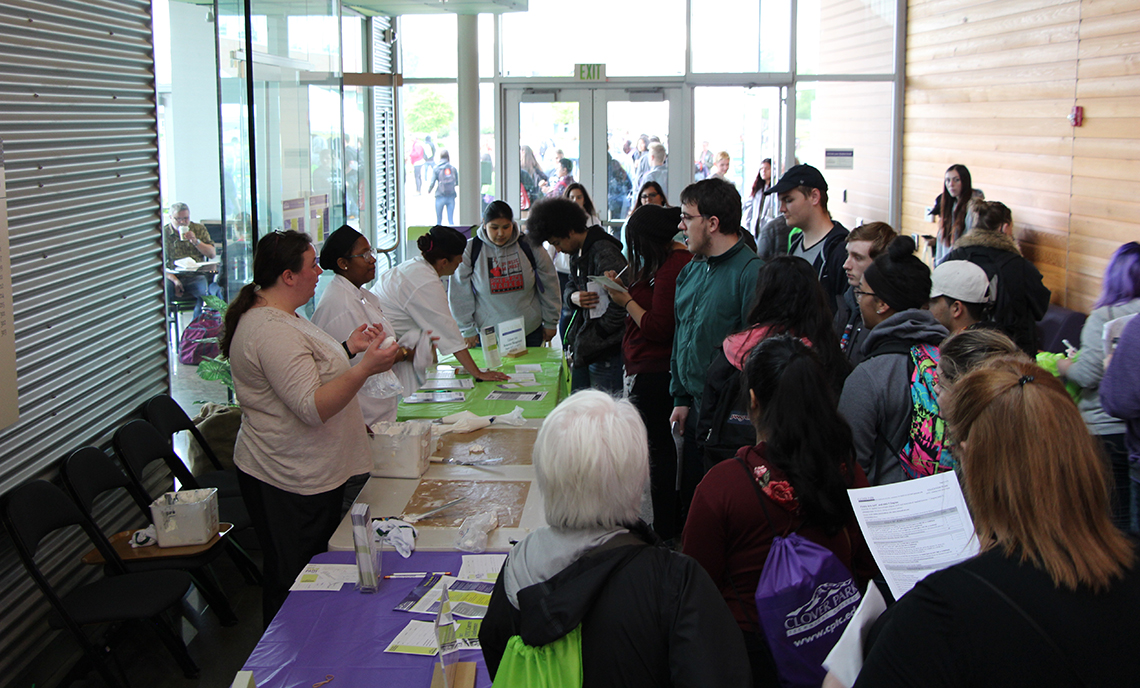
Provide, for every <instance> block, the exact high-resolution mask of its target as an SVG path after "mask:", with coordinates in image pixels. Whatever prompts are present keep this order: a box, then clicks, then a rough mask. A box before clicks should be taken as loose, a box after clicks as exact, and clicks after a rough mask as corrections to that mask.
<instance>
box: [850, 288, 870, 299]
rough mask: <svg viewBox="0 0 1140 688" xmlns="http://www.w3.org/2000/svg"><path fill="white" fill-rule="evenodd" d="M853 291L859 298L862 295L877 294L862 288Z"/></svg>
mask: <svg viewBox="0 0 1140 688" xmlns="http://www.w3.org/2000/svg"><path fill="white" fill-rule="evenodd" d="M851 291H852V293H854V294H855V298H859V297H861V296H874V295H875V294H874V293H873V292H869V291H863V290H862V289H852V290H851Z"/></svg>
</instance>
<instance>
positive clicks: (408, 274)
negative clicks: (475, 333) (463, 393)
mask: <svg viewBox="0 0 1140 688" xmlns="http://www.w3.org/2000/svg"><path fill="white" fill-rule="evenodd" d="M416 246H417V247H418V248H419V249H420V255H418V256H416V257H415V258H409V259H408V260H405V261H404V262H403V263H400V264H399V265H397V266H396V267H394V268H392V269H391V270H388V271H387V272H385V273H384V274H382V275H380V277H379V279H377V280H376V284H375V285H374V286H373V287H372V293H373V294H375V295H376V296H377V297H378V298H379V300H380V307H381V308H383V309H384V313H385V314H387V316H388V321H389V322H391V323H392V328H393V329H394V330H395V333H394V334H395V337H396V338H397V339H400V338H402V337H403V336H404V335H405V334H406V333H408V332H410V331H411V330H420V331H421V332H430V333H431V336H432V339H437V338H438V341H436V342H435V345H436V348H438V349H439V351H440V353H443V354H454V355H455V358H456V359H457V360H458V361H459V362H460V363H461V364H462V365H463V369H464V370H466V371H467V372H468V373H470V374H471V375H473V376H474V377H475V379H476V380H497V381H504V380H506V379H507V376H506V375H504V374H503V373H500V372H498V371H495V370H480V369H479V366H477V365H475V361H474V359H472V358H471V353H470V352H469V351H467V342H466V341H464V339H463V335H462V334H460V332H459V325H457V324H456V322H455V318H454V317H452V315H451V308H450V307H449V306H448V305H447V290H446V289H445V288H444V286H443V281H442V280H444V279H446V278H448V277H450V276H451V275H452V274H454V273H455V271H456V269H457V268H458V267H459V264H460V263H462V262H463V251H464V249H466V248H467V237H465V236H463V234H461V233H460V232H459V231H458V230H456V229H453V228H451V227H444V226H443V225H436V226H435V227H432V228H431V231H429V232H428V233H427V234H424V235H423V236H421V237H420V238H418V239H416ZM417 348H418V347H417ZM420 382H421V383H422V382H423V379H422V378H420ZM409 386H410V385H408V384H405V385H404V393H405V394H411V393H412V392H414V391H415V390H414V389H408V387H409Z"/></svg>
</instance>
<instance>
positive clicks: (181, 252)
mask: <svg viewBox="0 0 1140 688" xmlns="http://www.w3.org/2000/svg"><path fill="white" fill-rule="evenodd" d="M190 231H192V232H194V236H196V237H198V241H200V242H202V243H203V244H206V245H208V246H213V245H214V242H213V240H211V239H210V232H209V231H207V230H206V226H205V225H201V224H198V223H197V222H191V223H190ZM162 253H163V255H164V256H165V257H166V267H167V269H168V270H174V269H175V268H174V261H176V260H180V259H182V258H193V259H194V260H202V258H203V257H204V256H203V255H202V252H201V251H199V250H198V247H197V246H195V245H194V244H191V243H190V242H189V241H183V240H182V239H181V238H179V234H178V228H177V227H175V226H174V225H166V226H165V227H163V228H162Z"/></svg>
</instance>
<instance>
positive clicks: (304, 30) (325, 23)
mask: <svg viewBox="0 0 1140 688" xmlns="http://www.w3.org/2000/svg"><path fill="white" fill-rule="evenodd" d="M286 26H287V27H288V28H287V32H288V36H289V54H288V57H290V58H292V59H294V60H302V61H306V62H308V63H309V65H310V67H309V68H308V71H312V72H339V71H340V25H339V23H338V22H337V18H336V17H325V16H302V17H289V18H288V23H287V25H286ZM275 28H277V27H276V22H275ZM275 54H276V53H275Z"/></svg>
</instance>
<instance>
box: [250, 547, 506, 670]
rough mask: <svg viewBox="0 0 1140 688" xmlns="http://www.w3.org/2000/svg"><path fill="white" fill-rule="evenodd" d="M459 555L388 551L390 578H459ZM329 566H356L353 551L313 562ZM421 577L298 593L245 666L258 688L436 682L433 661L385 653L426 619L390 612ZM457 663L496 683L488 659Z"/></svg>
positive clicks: (474, 655) (470, 656) (469, 654)
mask: <svg viewBox="0 0 1140 688" xmlns="http://www.w3.org/2000/svg"><path fill="white" fill-rule="evenodd" d="M461 557H462V554H461V553H459V552H415V553H414V554H412V556H411V558H409V559H403V558H401V557H400V556H399V555H398V554H396V553H395V552H392V551H390V550H389V551H385V552H384V561H383V569H384V573H385V574H389V573H395V572H399V571H451V572H452V573H453V574H455V573H459V566H460V563H461V561H462V560H461ZM313 561H314V562H317V563H325V564H351V563H354V562H355V561H356V560H355V558H354V555H353V553H352V552H326V553H324V554H319V555H317V556H316V557H314V558H313ZM417 582H419V579H418V578H403V579H388V580H383V581H381V582H380V590H379V591H378V592H376V593H374V594H371V595H366V594H363V593H360V592H357V591H356V590H354V589H352V587H351V586H347V585H346V586H345V587H344V588H343V589H342V590H340V591H339V592H294V593H290V594H289V598H288V599H286V600H285V604H284V606H282V607H281V611H280V612H278V613H277V617H276V618H274V619H273V623H271V624H270V625H269V628H268V629H266V631H265V635H263V636H262V637H261V640H260V641H258V643H257V647H255V648H254V649H253V652H252V653H251V654H250V656H249V659H247V660H246V662H245V666H244V667H242V668H243V669H245V670H247V671H252V672H253V676H254V679H255V680H256V681H257V685H258V688H299V687H301V686H304V687H305V688H309V686H312V685H313V684H314V683H318V682H320V681H323V680H324V679H325V676H326V675H328V674H332V676H333V677H334V678H333V681H332V682H331V683H329V684H328V686H327V688H352V687H358V686H409V687H412V686H423V687H425V688H426V686H428V685H429V684H430V683H431V675H432V666H433V664H434V663H435V662H436V658H434V657H419V656H416V655H404V654H395V653H391V652H384V648H386V647H388V643H390V642H392V639H393V638H395V637H396V634H398V633H399V632H400V631H401V630H403V628H404V627H405V626H406V625H407V624H408V622H409V621H411V620H412V619H421V620H427V619H429V618H430V617H428V616H426V615H423V614H409V613H407V612H396V611H392V608H393V607H395V606H396V604H397V603H398V602H399V601H400V600H402V599H404V596H405V595H407V594H408V593H409V592H410V591H411V590H412V588H414V587H415V585H416V583H417ZM459 658H460V661H473V662H476V663H477V664H478V671H477V674H476V679H475V685H476V686H477V687H478V688H489V687H490V685H491V678H490V676H489V675H488V674H487V666H486V664H484V662H483V654H482V653H481V652H478V651H475V650H464V651H461V652H460V653H459Z"/></svg>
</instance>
